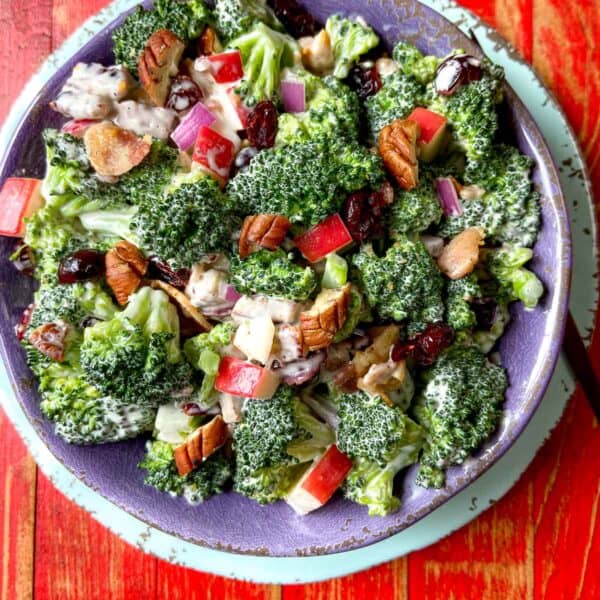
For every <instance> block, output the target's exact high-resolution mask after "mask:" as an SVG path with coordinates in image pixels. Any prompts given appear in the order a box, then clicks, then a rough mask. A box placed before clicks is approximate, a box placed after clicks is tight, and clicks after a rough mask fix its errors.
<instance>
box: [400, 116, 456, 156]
mask: <svg viewBox="0 0 600 600" xmlns="http://www.w3.org/2000/svg"><path fill="white" fill-rule="evenodd" d="M408 118H409V119H410V120H411V121H415V122H416V123H418V124H419V127H420V129H421V134H420V136H419V139H418V140H417V145H418V147H419V158H420V159H421V160H422V161H424V162H431V161H432V160H433V159H434V158H435V157H436V156H437V155H438V154H439V153H440V151H441V150H442V148H443V147H444V146H445V145H446V143H447V141H448V135H447V132H448V121H447V119H446V117H444V116H442V115H439V114H438V113H434V112H433V111H431V110H428V109H426V108H420V107H418V108H415V110H413V111H412V113H411V114H410V115H409V116H408Z"/></svg>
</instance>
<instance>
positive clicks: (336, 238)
mask: <svg viewBox="0 0 600 600" xmlns="http://www.w3.org/2000/svg"><path fill="white" fill-rule="evenodd" d="M351 243H352V236H351V235H350V232H349V231H348V228H347V227H346V225H345V223H344V221H342V217H340V215H338V214H335V215H331V216H330V217H327V218H326V219H325V220H324V221H321V222H320V223H318V224H317V225H315V226H314V227H313V228H312V229H309V230H308V231H307V232H306V233H303V234H302V235H299V236H298V237H297V238H296V239H295V240H294V244H296V247H297V248H298V250H300V252H302V254H303V256H304V257H305V258H306V259H307V260H308V261H310V262H311V263H315V262H319V261H320V260H323V259H324V258H325V257H326V256H327V255H328V254H331V253H332V252H337V251H338V250H341V249H342V248H345V247H346V246H349V245H350V244H351Z"/></svg>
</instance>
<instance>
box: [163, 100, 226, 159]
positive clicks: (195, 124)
mask: <svg viewBox="0 0 600 600" xmlns="http://www.w3.org/2000/svg"><path fill="white" fill-rule="evenodd" d="M215 121H216V118H215V116H214V115H213V114H212V113H211V112H210V110H208V108H206V106H204V104H202V102H197V103H196V104H194V107H193V108H192V110H190V112H189V113H188V114H187V115H186V116H185V117H183V119H182V120H181V123H179V125H178V126H177V128H176V129H175V131H174V132H173V133H172V134H171V139H172V140H173V141H174V142H175V143H176V144H177V147H178V148H179V149H180V150H184V151H185V150H189V149H190V148H191V147H192V146H193V145H194V143H195V142H196V138H197V137H198V131H199V130H200V127H209V126H210V125H212V124H213V123H214V122H215Z"/></svg>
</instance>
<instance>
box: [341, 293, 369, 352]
mask: <svg viewBox="0 0 600 600" xmlns="http://www.w3.org/2000/svg"><path fill="white" fill-rule="evenodd" d="M372 320H373V316H372V315H371V311H370V310H369V307H368V306H367V303H366V302H365V299H364V298H363V295H362V294H361V293H360V291H359V289H358V288H357V287H356V286H355V285H353V286H352V287H351V288H350V300H349V301H348V308H347V309H346V321H345V322H344V325H343V327H342V328H341V329H340V330H339V331H338V332H337V333H336V334H335V337H334V338H333V342H334V344H337V343H338V342H342V341H344V340H345V339H347V338H349V337H350V336H351V335H352V333H353V331H354V330H355V329H356V328H357V327H358V324H359V323H365V322H369V321H372Z"/></svg>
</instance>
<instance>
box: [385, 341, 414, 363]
mask: <svg viewBox="0 0 600 600" xmlns="http://www.w3.org/2000/svg"><path fill="white" fill-rule="evenodd" d="M414 349H415V343H414V342H398V343H397V344H396V345H395V346H394V347H393V348H392V355H391V358H392V360H393V361H394V362H398V361H400V360H404V359H405V358H408V357H409V356H410V355H411V354H412V353H413V351H414Z"/></svg>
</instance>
